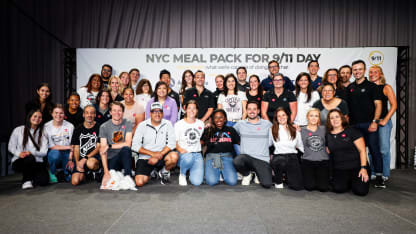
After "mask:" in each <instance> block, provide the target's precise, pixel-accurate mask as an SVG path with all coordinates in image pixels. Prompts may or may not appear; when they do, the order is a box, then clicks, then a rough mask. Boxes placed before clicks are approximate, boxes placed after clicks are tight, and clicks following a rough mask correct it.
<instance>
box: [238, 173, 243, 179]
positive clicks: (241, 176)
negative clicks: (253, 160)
mask: <svg viewBox="0 0 416 234" xmlns="http://www.w3.org/2000/svg"><path fill="white" fill-rule="evenodd" d="M242 179H243V175H241V173H240V172H237V180H242Z"/></svg>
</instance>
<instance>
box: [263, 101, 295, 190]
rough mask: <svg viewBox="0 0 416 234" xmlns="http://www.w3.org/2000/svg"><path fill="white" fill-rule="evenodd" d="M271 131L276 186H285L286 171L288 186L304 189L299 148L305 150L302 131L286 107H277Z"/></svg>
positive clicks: (272, 163) (272, 161) (272, 164)
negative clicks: (296, 125) (294, 122)
mask: <svg viewBox="0 0 416 234" xmlns="http://www.w3.org/2000/svg"><path fill="white" fill-rule="evenodd" d="M270 131H271V133H272V134H271V135H272V138H273V139H272V140H273V145H274V152H273V158H272V160H271V166H272V168H273V171H274V176H275V183H276V184H275V187H276V188H283V173H284V172H286V182H287V185H288V187H289V188H290V189H294V190H302V189H303V181H302V172H301V168H300V164H299V159H298V155H297V153H298V151H297V150H299V151H301V152H303V143H302V138H301V135H300V133H299V132H298V131H296V127H295V126H293V124H292V122H291V121H290V115H289V111H288V110H287V109H286V108H283V107H279V108H277V110H276V114H275V115H274V118H273V126H272V128H271V129H270Z"/></svg>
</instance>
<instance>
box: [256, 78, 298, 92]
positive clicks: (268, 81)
mask: <svg viewBox="0 0 416 234" xmlns="http://www.w3.org/2000/svg"><path fill="white" fill-rule="evenodd" d="M283 78H284V79H285V84H284V85H283V87H284V88H285V89H287V90H290V91H294V90H295V86H294V85H293V82H292V81H291V80H290V79H289V77H287V76H284V77H283ZM261 86H262V87H263V90H264V91H269V90H271V89H273V88H274V86H273V80H272V78H270V76H268V77H266V78H264V79H263V80H262V81H261Z"/></svg>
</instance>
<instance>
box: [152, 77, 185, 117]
mask: <svg viewBox="0 0 416 234" xmlns="http://www.w3.org/2000/svg"><path fill="white" fill-rule="evenodd" d="M170 78H171V76H170V72H169V71H168V70H162V71H160V74H159V80H160V81H163V82H165V83H166V85H167V87H168V96H169V97H171V98H173V100H175V102H176V106H177V110H179V107H180V106H181V101H180V98H179V94H178V93H177V92H175V90H173V89H171V88H170ZM155 91H156V88H155Z"/></svg>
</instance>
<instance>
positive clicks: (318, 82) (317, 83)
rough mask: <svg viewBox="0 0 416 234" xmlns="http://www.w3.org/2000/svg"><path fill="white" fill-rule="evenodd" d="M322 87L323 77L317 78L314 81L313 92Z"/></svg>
mask: <svg viewBox="0 0 416 234" xmlns="http://www.w3.org/2000/svg"><path fill="white" fill-rule="evenodd" d="M321 85H322V77H320V76H318V77H316V80H314V81H312V89H313V90H316V89H317V88H319V86H321Z"/></svg>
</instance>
